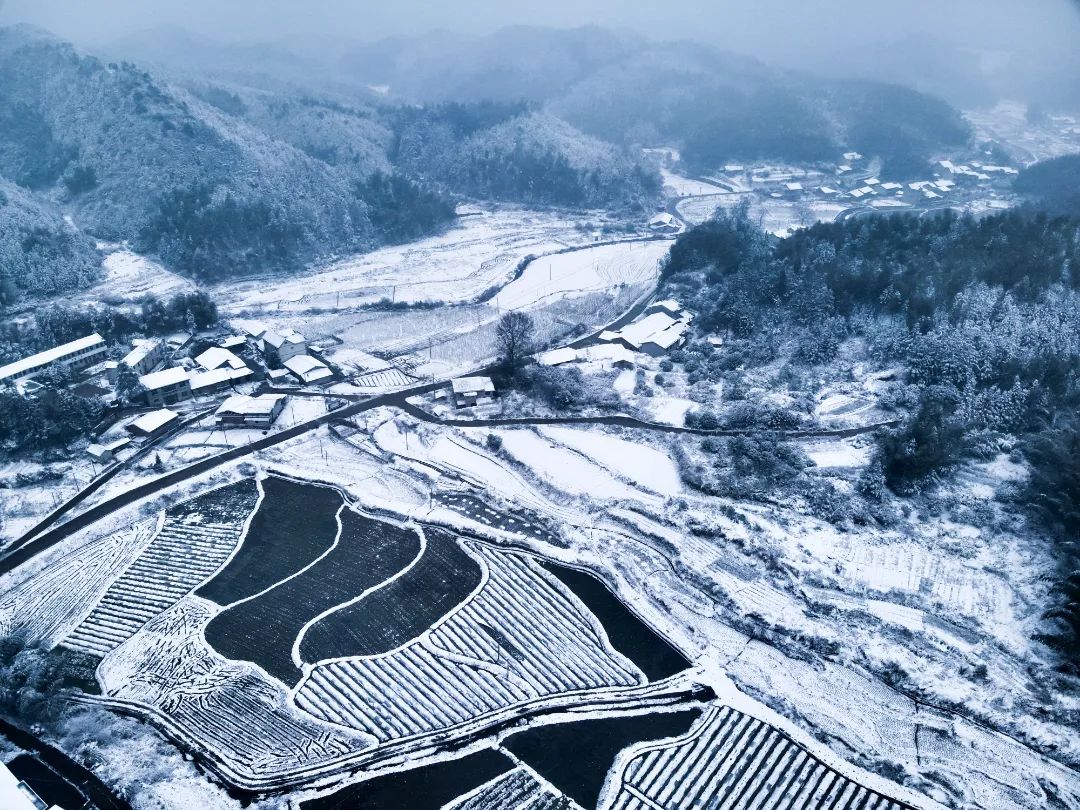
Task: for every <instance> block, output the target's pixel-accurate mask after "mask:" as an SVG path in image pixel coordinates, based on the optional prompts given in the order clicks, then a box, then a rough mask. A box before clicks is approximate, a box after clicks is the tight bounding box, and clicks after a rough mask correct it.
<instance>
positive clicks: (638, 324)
mask: <svg viewBox="0 0 1080 810" xmlns="http://www.w3.org/2000/svg"><path fill="white" fill-rule="evenodd" d="M676 323H678V321H676V320H675V319H674V318H672V317H671V316H670V315H669V314H668V313H666V312H654V313H653V314H652V315H646V316H645V317H644V318H642V319H641V320H640V321H634V322H633V323H631V324H628V325H627V326H624V327H623V328H622V329H621V330H620V331H619V335H618V336H619V337H620V338H622V339H623V340H625V341H626V342H627V343H629V344H630V345H631V346H633V347H634V348H635V349H640V348H641V346H642V344H643V343H646V342H648V341H649V339H650V338H652V337H653V336H654V335H659V334H660V333H661V332H663V331H664V330H665V329H669V328H671V327H672V326H673V325H674V324H676Z"/></svg>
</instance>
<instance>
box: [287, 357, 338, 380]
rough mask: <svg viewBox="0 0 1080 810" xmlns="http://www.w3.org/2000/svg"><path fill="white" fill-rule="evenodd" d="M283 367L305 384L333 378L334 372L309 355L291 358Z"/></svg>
mask: <svg viewBox="0 0 1080 810" xmlns="http://www.w3.org/2000/svg"><path fill="white" fill-rule="evenodd" d="M283 365H284V366H285V368H287V369H288V370H289V371H291V372H292V373H293V374H295V375H296V376H297V377H299V378H300V379H301V380H303V381H304V382H306V383H307V382H317V381H319V380H324V379H326V378H327V377H332V376H333V374H334V373H333V372H332V371H331V370H330V369H329V368H327V367H326V365H324V364H323V363H320V362H319V361H318V360H316V359H315V358H314V357H312V356H311V355H309V354H298V355H297V356H296V357H290V358H289V359H288V360H286V361H285V362H284V363H283Z"/></svg>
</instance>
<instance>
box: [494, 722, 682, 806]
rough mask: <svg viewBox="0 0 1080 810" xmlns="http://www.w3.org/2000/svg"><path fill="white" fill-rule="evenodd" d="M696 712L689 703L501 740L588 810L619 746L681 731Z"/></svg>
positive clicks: (541, 728) (531, 731) (533, 730)
mask: <svg viewBox="0 0 1080 810" xmlns="http://www.w3.org/2000/svg"><path fill="white" fill-rule="evenodd" d="M700 714H701V712H700V711H698V710H697V709H690V710H685V711H678V712H656V713H653V714H643V715H637V716H634V717H605V718H600V719H595V720H578V721H576V722H573V723H559V724H556V725H551V726H537V727H535V728H530V729H527V730H526V731H522V732H519V733H518V734H514V735H513V736H511V737H509V738H507V739H506V740H505V741H504V742H503V746H504V747H505V748H507V749H509V750H510V751H511V752H512V753H513V754H514V755H515V756H517V757H518V758H520V759H521V760H522V761H523V762H525V764H527V765H529V766H531V767H532V768H533V770H535V771H536V772H537V773H539V774H540V775H541V776H543V777H544V778H545V779H547V780H548V781H549V782H551V784H553V785H554V786H555V787H557V788H558V789H559V790H561V791H562V792H563V793H565V794H566V795H567V796H569V797H570V798H571V799H573V800H574V801H576V802H577V803H578V804H580V805H581V806H582V807H583V808H585V810H593V808H595V807H596V802H597V800H598V799H599V798H600V791H601V789H602V788H603V787H604V780H605V779H606V778H607V773H608V771H609V770H610V769H611V766H612V764H614V762H615V756H616V755H617V754H618V753H619V752H620V751H621V750H623V749H624V748H626V747H627V746H629V745H633V744H634V743H637V742H642V741H645V740H662V739H664V738H666V737H677V736H679V735H681V734H685V733H686V732H687V731H689V730H690V726H692V725H693V724H694V721H695V720H697V719H698V717H699V716H700Z"/></svg>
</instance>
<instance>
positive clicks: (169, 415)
mask: <svg viewBox="0 0 1080 810" xmlns="http://www.w3.org/2000/svg"><path fill="white" fill-rule="evenodd" d="M179 420H180V416H179V415H178V414H176V413H175V412H173V411H170V410H169V409H168V408H161V409H159V410H156V411H150V413H144V414H143V415H142V416H140V417H139V418H138V419H135V420H133V421H132V422H131V423H129V424H128V426H127V429H128V431H129V432H131V433H132V434H134V435H135V436H139V437H140V438H143V439H156V438H157V437H158V436H160V435H162V434H163V433H166V432H167V431H169V430H171V429H172V428H173V427H174V426H176V424H177V423H178V422H179Z"/></svg>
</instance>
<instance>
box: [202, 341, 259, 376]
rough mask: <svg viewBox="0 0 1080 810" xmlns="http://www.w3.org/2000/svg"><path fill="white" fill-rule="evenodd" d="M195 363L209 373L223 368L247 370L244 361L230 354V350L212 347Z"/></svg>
mask: <svg viewBox="0 0 1080 810" xmlns="http://www.w3.org/2000/svg"><path fill="white" fill-rule="evenodd" d="M195 362H196V363H198V364H199V365H200V366H202V367H203V368H205V369H206V370H207V371H213V370H214V369H216V368H221V367H222V366H228V367H229V368H234V369H241V368H246V367H247V366H246V365H245V363H244V361H243V360H241V359H240V358H239V357H237V356H236V355H235V354H233V353H232V352H230V351H229V350H228V349H222V348H221V347H219V346H211V347H210V348H209V349H207V350H206V351H205V352H203V353H202V354H200V355H199V356H198V357H196V358H195Z"/></svg>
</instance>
